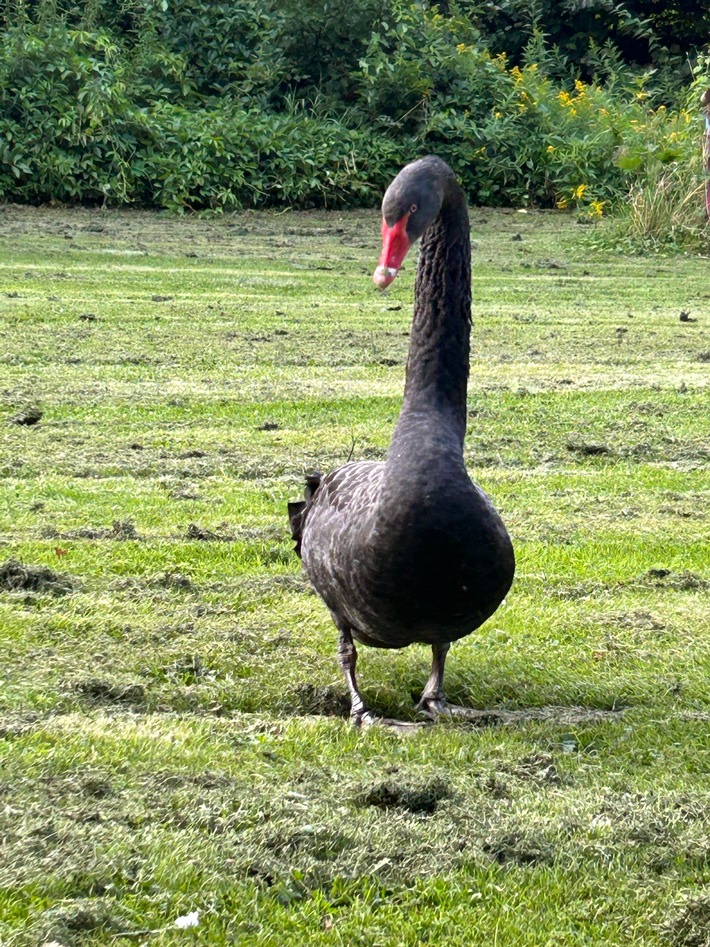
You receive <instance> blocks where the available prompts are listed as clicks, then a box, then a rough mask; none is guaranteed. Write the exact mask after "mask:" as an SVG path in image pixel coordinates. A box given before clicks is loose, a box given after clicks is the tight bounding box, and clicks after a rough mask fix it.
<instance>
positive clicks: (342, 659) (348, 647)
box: [338, 627, 374, 727]
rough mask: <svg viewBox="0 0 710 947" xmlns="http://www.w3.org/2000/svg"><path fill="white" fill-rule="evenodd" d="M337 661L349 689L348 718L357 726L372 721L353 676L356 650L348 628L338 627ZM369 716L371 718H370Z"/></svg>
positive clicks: (371, 715)
mask: <svg viewBox="0 0 710 947" xmlns="http://www.w3.org/2000/svg"><path fill="white" fill-rule="evenodd" d="M338 663H339V664H340V667H341V668H342V671H343V674H344V675H345V682H346V684H347V685H348V690H349V691H350V719H351V720H352V721H353V723H354V724H355V725H356V726H358V727H359V726H361V725H362V724H365V725H367V724H368V723H372V722H373V720H374V717H373V714H372V712H371V711H369V710H368V709H367V707H365V701H364V700H363V697H362V694H361V693H360V688H359V687H358V686H357V678H356V677H355V665H356V664H357V650H356V648H355V642H354V641H353V636H352V634H351V632H350V629H349V628H342V627H341V628H340V640H339V641H338ZM369 718H372V720H371V719H369Z"/></svg>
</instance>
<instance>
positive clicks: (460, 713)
mask: <svg viewBox="0 0 710 947" xmlns="http://www.w3.org/2000/svg"><path fill="white" fill-rule="evenodd" d="M417 713H418V714H420V715H421V716H423V717H426V718H427V719H428V720H431V721H435V720H469V721H473V720H477V721H479V722H481V721H484V720H486V721H487V720H490V717H491V711H489V710H476V709H474V708H473V707H462V706H460V705H459V704H450V703H449V702H448V700H446V698H445V697H422V699H421V700H420V701H419V703H418V704H417Z"/></svg>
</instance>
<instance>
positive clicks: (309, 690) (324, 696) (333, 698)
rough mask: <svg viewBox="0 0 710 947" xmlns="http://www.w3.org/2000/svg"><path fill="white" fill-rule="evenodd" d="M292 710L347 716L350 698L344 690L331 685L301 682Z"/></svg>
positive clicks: (296, 712) (330, 715) (328, 715)
mask: <svg viewBox="0 0 710 947" xmlns="http://www.w3.org/2000/svg"><path fill="white" fill-rule="evenodd" d="M292 712H293V713H295V714H299V715H300V714H303V715H310V714H319V715H321V716H323V717H347V716H349V714H350V700H349V698H348V696H347V695H346V694H345V693H343V691H340V690H338V689H337V688H335V687H330V686H329V685H327V684H326V685H323V686H321V687H317V686H316V685H315V684H299V685H298V687H297V688H296V690H295V691H294V694H293V699H292Z"/></svg>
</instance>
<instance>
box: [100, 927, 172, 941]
mask: <svg viewBox="0 0 710 947" xmlns="http://www.w3.org/2000/svg"><path fill="white" fill-rule="evenodd" d="M167 930H168V928H167V927H154V928H146V930H143V931H118V933H117V934H112V935H111V937H112V938H113V939H114V940H117V939H118V938H119V937H145V936H146V935H147V934H164V933H165V931H167Z"/></svg>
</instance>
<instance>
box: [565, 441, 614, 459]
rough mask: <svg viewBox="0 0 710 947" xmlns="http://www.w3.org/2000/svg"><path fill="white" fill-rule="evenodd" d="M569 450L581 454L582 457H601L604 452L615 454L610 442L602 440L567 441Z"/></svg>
mask: <svg viewBox="0 0 710 947" xmlns="http://www.w3.org/2000/svg"><path fill="white" fill-rule="evenodd" d="M566 446H567V450H568V451H570V452H571V453H573V454H580V455H581V456H582V457H599V456H601V455H603V454H613V453H614V451H613V450H612V448H611V447H609V445H608V444H602V443H601V442H586V441H572V440H570V441H567V445H566Z"/></svg>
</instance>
